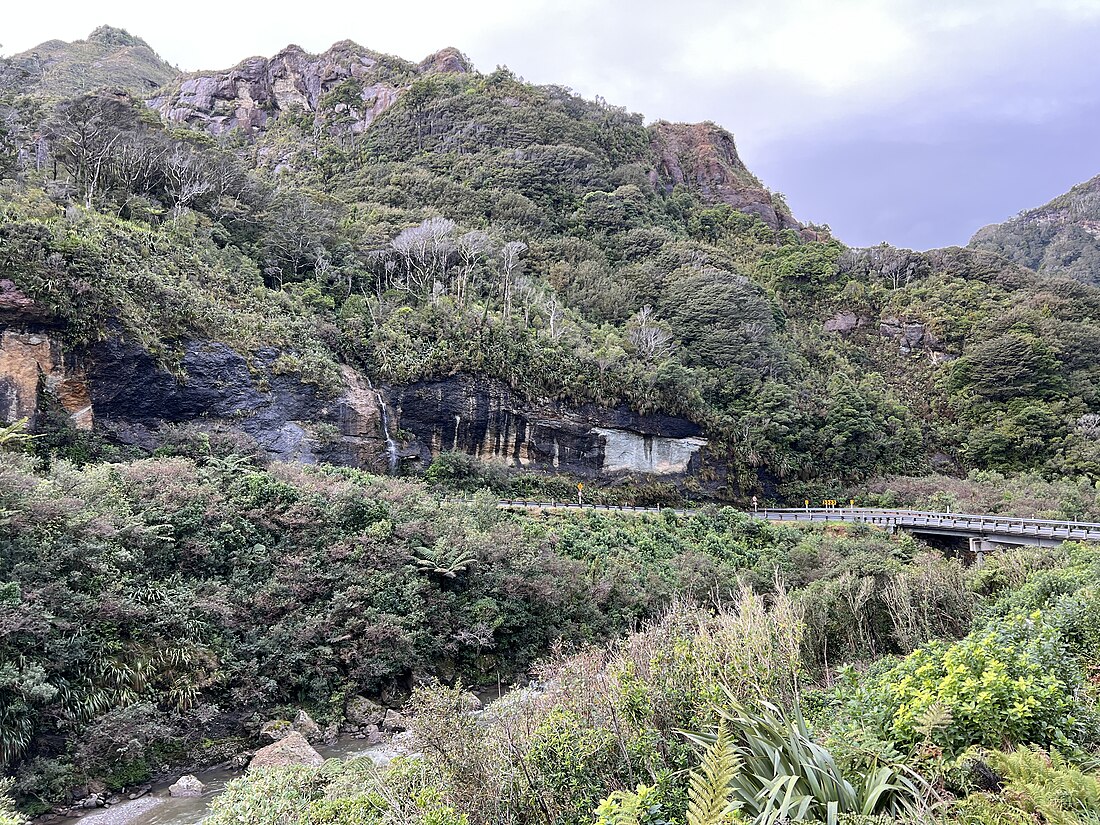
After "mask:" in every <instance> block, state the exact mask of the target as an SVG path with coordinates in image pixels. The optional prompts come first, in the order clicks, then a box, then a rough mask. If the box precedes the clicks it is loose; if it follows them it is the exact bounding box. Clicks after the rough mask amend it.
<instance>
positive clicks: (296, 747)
mask: <svg viewBox="0 0 1100 825" xmlns="http://www.w3.org/2000/svg"><path fill="white" fill-rule="evenodd" d="M324 761H325V760H324V759H323V758H322V756H321V754H319V753H317V751H315V750H314V749H313V746H312V745H310V744H309V742H307V741H306V738H305V737H304V736H302V734H300V733H298V732H297V731H292V732H290V733H289V734H287V735H286V736H284V737H283V738H282V739H280V740H278V741H277V742H272V743H271V744H270V745H268V746H267V747H264V748H260V749H259V750H258V751H256V755H255V756H253V757H252V761H251V762H249V763H248V769H249V770H250V771H251V770H256V769H259V768H282V767H286V766H288V765H311V766H313V767H319V766H320V765H321V764H322V763H324Z"/></svg>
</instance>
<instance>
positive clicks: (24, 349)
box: [0, 329, 93, 430]
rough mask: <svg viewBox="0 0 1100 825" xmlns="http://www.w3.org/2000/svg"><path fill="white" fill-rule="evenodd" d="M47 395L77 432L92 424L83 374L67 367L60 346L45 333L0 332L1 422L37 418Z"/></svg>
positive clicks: (88, 428) (88, 395)
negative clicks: (65, 414)
mask: <svg viewBox="0 0 1100 825" xmlns="http://www.w3.org/2000/svg"><path fill="white" fill-rule="evenodd" d="M42 391H45V392H48V393H50V394H51V395H52V396H53V397H54V398H55V399H56V400H57V402H58V403H59V404H60V406H61V408H62V409H64V410H65V411H66V412H68V413H69V416H70V418H71V421H72V424H73V426H74V427H76V428H77V429H81V430H90V429H92V424H93V415H92V404H91V395H90V391H89V388H88V382H87V380H86V378H85V375H84V371H83V369H82V368H81V367H79V366H78V365H77V364H75V363H70V364H68V365H66V364H65V363H64V358H63V355H62V351H61V347H60V345H58V344H57V343H56V342H55V341H54V340H53V339H52V338H51V337H50V336H49V335H48V334H46V333H44V332H21V331H18V330H13V329H5V330H2V331H0V422H12V421H19V420H20V419H23V418H27V419H29V420H31V421H32V422H33V421H34V420H35V419H36V417H37V415H38V412H39V409H40V408H41V406H42V403H43V401H44V399H43V398H41V392H42Z"/></svg>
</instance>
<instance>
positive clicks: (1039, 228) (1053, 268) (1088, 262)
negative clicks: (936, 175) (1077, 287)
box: [970, 175, 1100, 284]
mask: <svg viewBox="0 0 1100 825" xmlns="http://www.w3.org/2000/svg"><path fill="white" fill-rule="evenodd" d="M970 246H971V247H973V248H975V249H986V250H989V251H991V252H996V253H998V254H1000V255H1004V256H1005V257H1006V258H1008V259H1009V260H1011V261H1015V262H1016V263H1019V264H1021V265H1023V266H1026V267H1030V268H1031V269H1035V270H1038V271H1039V272H1043V273H1049V274H1053V275H1065V276H1067V277H1070V278H1075V279H1077V280H1078V281H1084V282H1085V283H1089V284H1100V175H1098V176H1096V177H1095V178H1093V179H1092V180H1089V181H1086V182H1085V183H1082V184H1079V185H1077V186H1075V187H1073V188H1072V189H1071V190H1070V191H1069V192H1066V193H1065V194H1064V195H1059V196H1058V197H1057V198H1055V199H1054V200H1052V201H1051V202H1050V203H1048V204H1046V205H1044V206H1040V207H1038V208H1037V209H1028V210H1026V211H1024V212H1021V213H1020V214H1019V215H1017V216H1016V217H1014V218H1011V219H1009V220H1007V221H1005V222H1004V223H999V224H992V225H990V226H986V227H983V228H982V229H980V230H978V232H977V233H975V235H974V237H973V238H971V239H970Z"/></svg>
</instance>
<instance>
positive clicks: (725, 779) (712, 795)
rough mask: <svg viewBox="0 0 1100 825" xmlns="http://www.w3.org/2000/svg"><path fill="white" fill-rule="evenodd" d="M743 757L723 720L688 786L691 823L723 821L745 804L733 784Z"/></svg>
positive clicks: (718, 824)
mask: <svg viewBox="0 0 1100 825" xmlns="http://www.w3.org/2000/svg"><path fill="white" fill-rule="evenodd" d="M740 767H741V760H740V758H739V757H738V755H737V746H736V745H735V744H734V742H733V740H732V739H731V738H730V735H729V731H728V730H727V728H726V724H725V722H724V721H723V722H722V723H721V724H720V725H719V726H718V731H717V734H716V736H715V737H714V741H713V742H711V743H710V744H709V745H707V748H706V750H705V751H703V758H702V761H701V762H700V765H699V767H698V768H697V769H696V770H694V771H692V772H691V777H690V781H689V786H688V807H687V825H723V823H728V822H730V821H731V817H732V815H733V814H734V813H735V812H736V811H737V810H738V809H739V808H740V807H741V803H740V802H739V801H735V800H734V799H733V790H732V788H731V785H732V783H733V780H734V777H736V776H737V771H738V769H739V768H740Z"/></svg>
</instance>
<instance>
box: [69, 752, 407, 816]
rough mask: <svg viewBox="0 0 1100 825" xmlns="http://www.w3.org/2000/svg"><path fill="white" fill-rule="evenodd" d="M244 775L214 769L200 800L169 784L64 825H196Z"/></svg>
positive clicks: (387, 755)
mask: <svg viewBox="0 0 1100 825" xmlns="http://www.w3.org/2000/svg"><path fill="white" fill-rule="evenodd" d="M316 749H317V752H318V753H319V754H321V756H323V757H325V759H355V758H358V757H368V758H370V759H373V760H374V761H375V762H377V763H378V764H384V763H385V762H388V761H389V760H390V759H391V758H393V756H394V755H395V753H396V752H395V751H394V749H393V747H392V746H391V745H390V744H389V743H386V742H383V743H382V744H379V745H368V744H367V742H366V740H365V739H344V740H341V741H339V742H337V743H336V744H335V745H318V746H316ZM243 774H244V771H243V770H227V769H219V768H213V769H211V770H206V771H202V772H199V773H196V774H195V776H197V777H198V778H199V779H200V780H201V781H202V782H203V783H204V785H205V786H206V787H205V788H204V790H203V794H202V796H199V797H191V798H187V797H173V796H169V795H168V784H170V783H168V784H164V785H162V786H158V787H156V788H154V789H153V790H152V791H151V792H149V793H148V794H146V795H145V796H143V797H141V798H140V799H131V800H127V801H125V802H119V803H117V804H115V805H112V806H111V807H110V808H101V809H99V810H97V811H95V812H94V813H89V814H87V815H86V816H83V817H80V818H79V819H72V820H67V822H72V823H76V822H79V823H80V825H198V823H200V822H202V820H203V818H204V817H205V816H206V815H207V813H209V811H210V803H211V802H213V800H214V798H215V797H216V796H217V795H218V794H220V793H221V792H222V791H223V790H225V783H226V782H228V781H229V780H230V779H236V778H237V777H238V776H242V775H243ZM173 781H175V780H173Z"/></svg>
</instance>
